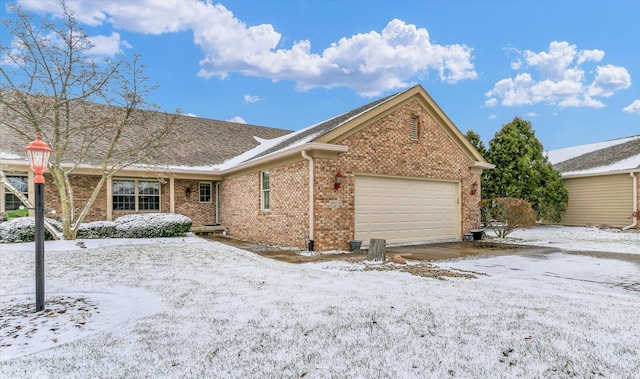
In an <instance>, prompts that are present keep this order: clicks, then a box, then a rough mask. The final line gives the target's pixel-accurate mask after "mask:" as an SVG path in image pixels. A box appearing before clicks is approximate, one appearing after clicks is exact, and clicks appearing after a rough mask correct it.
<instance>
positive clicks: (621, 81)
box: [589, 65, 631, 97]
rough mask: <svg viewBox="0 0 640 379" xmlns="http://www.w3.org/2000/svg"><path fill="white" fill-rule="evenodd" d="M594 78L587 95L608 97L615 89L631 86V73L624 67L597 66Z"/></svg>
mask: <svg viewBox="0 0 640 379" xmlns="http://www.w3.org/2000/svg"><path fill="white" fill-rule="evenodd" d="M596 72H597V74H596V78H595V80H594V81H593V83H591V86H590V87H589V95H591V96H603V97H609V96H611V95H613V94H614V93H615V92H616V91H618V90H621V89H625V88H629V87H630V86H631V75H629V72H628V71H627V69H625V68H624V67H619V66H612V65H606V66H598V67H597V68H596Z"/></svg>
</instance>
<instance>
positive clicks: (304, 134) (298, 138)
mask: <svg viewBox="0 0 640 379" xmlns="http://www.w3.org/2000/svg"><path fill="white" fill-rule="evenodd" d="M401 93H402V92H400V93H396V94H393V95H389V96H387V97H383V98H382V99H378V100H376V101H372V102H370V103H368V104H365V105H363V106H361V107H358V108H356V109H353V110H351V111H349V112H346V113H343V114H341V115H339V116H336V117H334V118H331V119H329V120H326V121H323V122H321V123H319V124H316V125H313V126H310V127H308V128H305V129H302V130H300V131H299V132H295V133H291V135H290V137H288V138H286V139H284V140H283V141H282V142H280V143H278V144H276V145H275V146H273V147H271V148H269V149H267V150H265V151H262V152H260V153H259V154H257V155H255V156H253V157H251V158H249V159H247V160H251V159H255V158H259V157H262V156H265V155H269V154H271V153H275V152H277V151H280V150H283V149H286V148H287V147H291V146H295V145H299V144H302V143H308V142H313V141H315V140H316V139H317V138H319V137H321V136H323V135H325V134H327V133H329V132H330V131H332V130H334V129H336V128H338V127H339V126H341V125H343V124H344V123H346V122H348V121H349V120H351V119H353V118H354V117H357V116H359V115H361V114H363V113H366V112H368V111H370V110H372V109H373V108H375V107H376V106H378V105H380V104H382V103H384V102H386V101H388V100H391V99H392V98H394V97H396V96H398V95H400V94H401Z"/></svg>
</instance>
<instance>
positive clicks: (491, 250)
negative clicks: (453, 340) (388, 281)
mask: <svg viewBox="0 0 640 379" xmlns="http://www.w3.org/2000/svg"><path fill="white" fill-rule="evenodd" d="M202 237H203V238H206V239H209V240H212V241H217V242H220V243H224V244H226V245H231V246H235V247H238V248H240V249H244V250H248V251H251V252H253V253H256V254H259V255H262V256H264V257H268V258H273V259H277V260H281V261H284V262H290V263H305V262H319V261H331V260H344V259H352V258H363V257H365V256H366V251H365V250H363V251H361V252H360V253H348V254H317V255H301V254H300V253H301V251H300V250H295V249H282V248H280V247H274V246H268V245H261V244H256V243H253V242H249V241H243V240H238V239H235V238H231V237H223V236H220V235H215V234H210V235H205V236H202ZM551 251H554V249H551V248H542V247H533V246H522V245H509V244H500V243H492V242H487V241H473V242H442V243H431V244H423V245H411V246H397V247H387V257H391V256H394V255H400V256H402V257H403V258H405V259H410V260H420V261H437V260H448V259H455V258H463V257H482V256H495V255H510V254H522V253H533V254H538V253H546V252H551Z"/></svg>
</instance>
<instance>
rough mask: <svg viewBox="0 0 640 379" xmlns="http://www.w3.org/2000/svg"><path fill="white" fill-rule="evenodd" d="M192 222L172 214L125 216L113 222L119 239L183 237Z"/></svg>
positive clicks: (184, 217) (187, 218) (185, 217)
mask: <svg viewBox="0 0 640 379" xmlns="http://www.w3.org/2000/svg"><path fill="white" fill-rule="evenodd" d="M192 223H193V222H192V221H191V219H190V218H189V217H187V216H182V215H177V214H173V213H146V214H133V215H126V216H122V217H120V218H117V219H116V220H115V227H116V233H117V236H118V237H121V238H152V237H178V236H184V235H185V234H186V233H187V232H189V230H191V224H192Z"/></svg>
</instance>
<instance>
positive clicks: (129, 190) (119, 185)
mask: <svg viewBox="0 0 640 379" xmlns="http://www.w3.org/2000/svg"><path fill="white" fill-rule="evenodd" d="M113 210H114V211H159V210H160V182H158V181H152V180H136V179H128V180H120V179H118V180H116V179H114V180H113Z"/></svg>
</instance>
